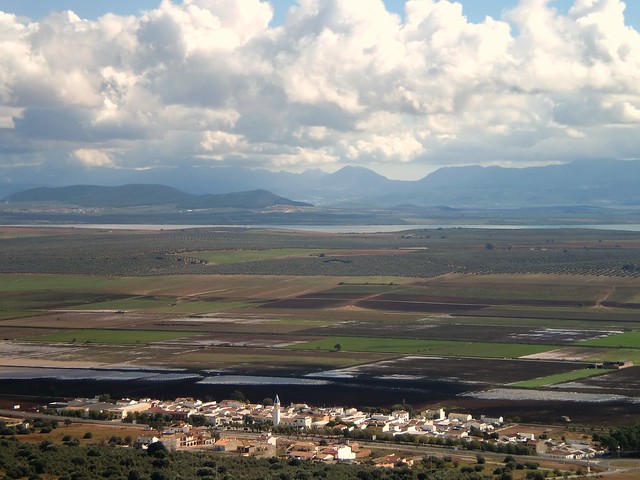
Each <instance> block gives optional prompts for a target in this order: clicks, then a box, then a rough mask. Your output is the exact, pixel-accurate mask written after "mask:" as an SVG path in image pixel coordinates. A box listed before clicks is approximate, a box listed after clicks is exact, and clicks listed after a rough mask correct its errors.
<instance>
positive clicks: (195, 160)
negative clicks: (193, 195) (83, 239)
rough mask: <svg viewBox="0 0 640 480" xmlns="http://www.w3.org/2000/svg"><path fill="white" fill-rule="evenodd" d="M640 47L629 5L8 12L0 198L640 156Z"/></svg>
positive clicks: (27, 1)
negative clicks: (197, 175)
mask: <svg viewBox="0 0 640 480" xmlns="http://www.w3.org/2000/svg"><path fill="white" fill-rule="evenodd" d="M625 3H627V5H625ZM639 31H640V2H631V1H628V2H623V1H621V0H519V1H518V0H495V1H487V0H483V1H478V0H466V1H460V2H452V1H448V0H409V1H406V2H405V1H401V0H387V1H386V2H383V1H382V0H349V1H344V0H278V1H275V0H274V1H272V2H269V1H266V0H235V1H233V2H231V1H229V0H173V1H169V0H165V1H160V0H155V1H152V0H137V1H135V2H132V1H130V0H110V1H109V2H88V1H86V0H66V1H65V0H59V1H54V0H0V182H2V181H4V182H12V183H25V182H31V183H33V182H40V183H42V184H53V183H58V184H60V183H64V184H72V183H78V182H80V181H82V182H85V183H86V182H87V181H88V180H95V182H94V183H100V181H101V180H104V179H106V178H110V177H109V175H110V174H111V173H113V172H118V173H119V175H120V178H124V177H126V175H127V172H130V173H131V175H134V173H135V175H136V178H141V176H143V174H144V172H158V171H163V172H170V174H171V175H180V172H183V171H187V170H189V169H191V168H193V167H198V168H201V169H206V168H207V167H216V166H244V167H250V168H266V169H269V170H275V171H277V170H287V171H295V172H300V171H304V170H306V169H315V168H318V169H322V170H325V171H335V170H337V169H339V168H341V167H343V166H346V165H355V166H363V167H367V168H371V169H373V170H375V171H377V172H379V173H381V174H383V175H385V176H387V177H389V178H396V179H417V178H421V177H423V176H424V175H425V174H427V173H429V172H431V171H433V170H436V169H438V168H441V167H445V166H462V165H486V166H490V165H499V166H508V167H525V166H536V165H548V164H557V163H564V162H568V161H574V160H589V159H594V158H597V159H635V158H639V157H640V154H639V153H640V35H639V33H638V32H639Z"/></svg>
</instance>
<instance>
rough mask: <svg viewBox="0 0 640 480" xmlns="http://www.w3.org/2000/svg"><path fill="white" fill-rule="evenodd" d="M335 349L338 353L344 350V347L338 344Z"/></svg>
mask: <svg viewBox="0 0 640 480" xmlns="http://www.w3.org/2000/svg"><path fill="white" fill-rule="evenodd" d="M333 349H334V350H335V351H336V352H339V351H340V350H342V345H341V344H339V343H336V344H335V345H334V346H333Z"/></svg>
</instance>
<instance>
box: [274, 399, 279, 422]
mask: <svg viewBox="0 0 640 480" xmlns="http://www.w3.org/2000/svg"><path fill="white" fill-rule="evenodd" d="M278 425H280V398H279V397H278V395H276V398H274V399H273V426H274V427H277V426H278Z"/></svg>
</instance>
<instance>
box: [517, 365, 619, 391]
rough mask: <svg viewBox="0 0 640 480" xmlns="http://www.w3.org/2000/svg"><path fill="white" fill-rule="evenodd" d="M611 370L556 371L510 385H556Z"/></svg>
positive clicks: (533, 386)
mask: <svg viewBox="0 0 640 480" xmlns="http://www.w3.org/2000/svg"><path fill="white" fill-rule="evenodd" d="M610 372H611V370H597V369H595V368H585V369H581V370H573V371H572V372H567V373H558V374H556V375H549V376H547V377H538V378H534V379H532V380H525V381H523V382H517V383H512V384H510V385H509V386H510V387H521V388H539V387H546V386H549V385H557V384H559V383H566V382H571V381H573V380H580V379H581V378H588V377H595V376H596V375H603V374H605V373H610Z"/></svg>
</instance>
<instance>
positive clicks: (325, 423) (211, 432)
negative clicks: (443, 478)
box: [47, 396, 602, 461]
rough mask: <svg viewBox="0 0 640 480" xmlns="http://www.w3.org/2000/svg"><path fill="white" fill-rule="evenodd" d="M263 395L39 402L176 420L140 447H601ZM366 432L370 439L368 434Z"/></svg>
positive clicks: (434, 413) (78, 411)
mask: <svg viewBox="0 0 640 480" xmlns="http://www.w3.org/2000/svg"><path fill="white" fill-rule="evenodd" d="M265 403H266V402H265ZM269 403H272V404H269V405H265V404H251V403H245V402H242V401H239V400H222V401H220V402H216V401H210V402H202V401H201V400H197V399H193V398H177V399H175V400H172V401H164V400H162V401H161V400H153V399H141V400H130V399H123V400H118V401H115V402H104V401H100V400H99V399H98V398H94V399H74V400H70V401H67V402H56V403H51V404H49V405H48V407H47V408H48V409H53V410H56V411H57V412H58V413H62V414H69V412H73V413H74V415H76V416H85V417H90V416H92V412H94V413H95V412H100V413H101V414H107V415H108V416H109V418H113V419H116V420H126V419H127V417H129V420H130V419H131V418H132V417H135V416H136V414H149V415H156V416H158V415H160V416H162V417H164V418H167V419H170V420H171V422H170V423H171V424H172V425H178V426H177V427H176V426H172V427H171V428H165V429H164V430H163V432H162V434H157V435H148V436H141V437H139V438H138V439H137V441H136V443H137V444H138V446H140V447H141V448H145V447H146V446H148V445H149V444H152V443H154V442H157V441H161V442H162V443H163V444H164V445H165V447H166V448H168V449H170V450H178V449H184V448H193V447H197V448H211V449H215V450H218V451H224V452H235V453H241V454H245V455H253V456H273V455H276V452H277V451H279V452H280V453H282V452H283V451H286V452H287V455H288V456H290V457H293V458H299V459H313V460H323V461H329V460H335V461H357V460H359V459H363V458H367V457H369V455H370V454H371V452H370V451H369V450H368V449H366V448H362V447H361V446H360V445H358V444H356V443H350V444H344V443H336V444H332V445H327V444H326V441H325V442H324V445H321V442H290V441H288V440H286V438H285V437H280V438H278V437H275V436H273V435H272V433H273V434H275V433H276V432H287V433H292V432H296V433H301V434H302V433H307V434H309V433H327V432H328V431H331V432H342V433H345V432H353V433H354V435H352V436H353V437H358V435H356V434H355V433H357V432H358V431H364V430H369V429H370V430H371V432H382V433H384V434H387V436H388V435H391V436H394V437H395V436H399V435H416V436H425V437H431V438H433V439H441V440H440V441H436V442H435V443H446V442H447V441H448V440H453V441H458V442H465V441H471V440H480V441H485V440H484V439H485V438H486V437H489V436H490V437H491V441H492V442H497V443H504V444H519V445H523V446H526V447H529V448H531V449H533V450H535V451H536V452H537V453H538V454H540V455H548V456H551V457H556V458H573V459H575V458H591V457H593V456H596V455H598V454H599V453H602V452H599V451H598V450H596V449H594V448H593V447H592V446H591V445H590V444H589V442H588V441H587V442H586V443H584V442H583V443H579V442H578V443H575V442H574V443H573V444H570V443H565V442H554V441H552V440H551V439H548V438H543V439H540V438H536V435H535V434H533V433H527V432H517V433H515V432H511V433H509V432H508V430H506V429H504V428H503V427H504V419H503V418H502V417H497V418H491V417H487V416H481V417H480V418H479V419H475V418H473V416H472V415H471V414H469V413H457V412H451V413H448V414H446V413H445V411H444V409H441V408H440V409H433V410H425V411H423V412H420V413H419V414H417V415H415V414H414V415H411V414H410V412H408V411H406V410H396V411H393V412H391V413H365V412H362V411H360V410H358V409H356V408H345V407H312V406H309V405H306V404H291V405H289V406H283V405H282V404H281V402H280V399H279V397H278V396H276V397H275V399H274V400H273V402H269ZM196 419H197V421H195V420H196ZM196 425H197V426H196ZM212 427H215V428H212ZM273 427H277V428H273ZM237 430H240V431H243V433H244V431H246V432H249V431H258V432H269V431H270V433H264V434H263V433H260V434H256V435H253V436H248V435H246V434H244V435H242V436H240V435H236V436H237V437H238V438H234V437H233V436H229V435H232V433H231V432H233V431H237ZM220 431H226V432H225V436H224V437H223V438H220V435H219V432H220ZM368 437H369V438H373V439H375V435H371V436H368Z"/></svg>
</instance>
